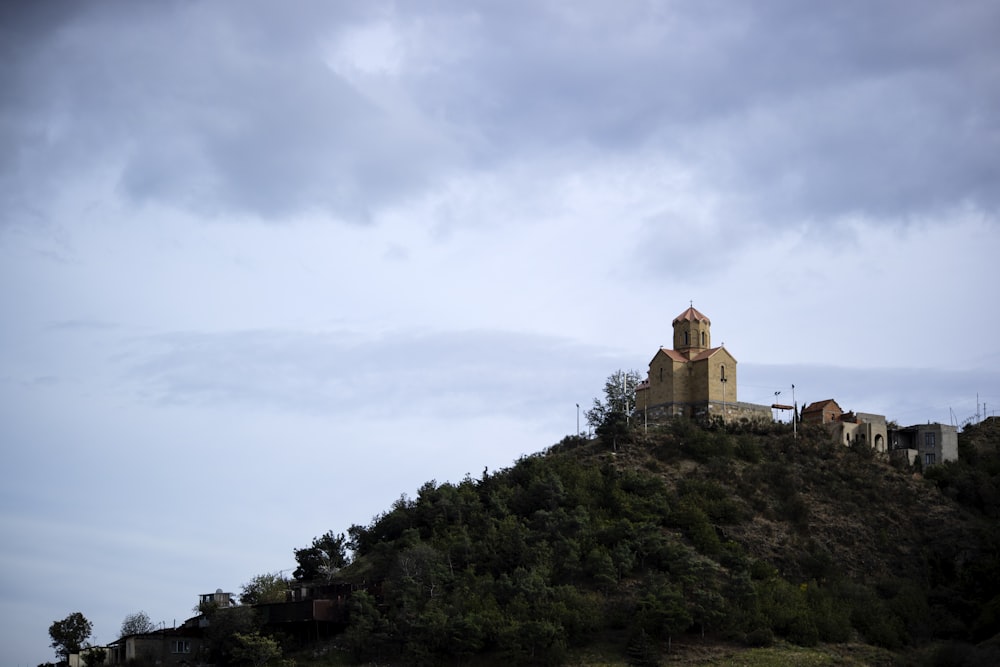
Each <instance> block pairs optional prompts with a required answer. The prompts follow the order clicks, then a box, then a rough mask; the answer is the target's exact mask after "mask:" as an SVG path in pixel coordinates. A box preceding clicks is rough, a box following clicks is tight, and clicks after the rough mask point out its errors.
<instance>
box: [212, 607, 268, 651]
mask: <svg viewBox="0 0 1000 667" xmlns="http://www.w3.org/2000/svg"><path fill="white" fill-rule="evenodd" d="M206 620H207V621H208V626H207V627H206V628H205V641H206V644H207V646H208V658H209V662H212V663H215V664H217V665H229V664H232V663H233V662H234V661H235V660H236V655H235V653H236V651H237V650H238V647H239V646H240V642H239V641H238V640H237V639H236V636H237V635H250V634H253V633H256V632H258V631H259V630H260V622H259V619H258V618H257V614H256V613H255V612H254V610H253V608H252V607H217V608H215V609H212V610H210V611H209V613H208V614H206Z"/></svg>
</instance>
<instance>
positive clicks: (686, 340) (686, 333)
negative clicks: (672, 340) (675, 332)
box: [684, 331, 691, 345]
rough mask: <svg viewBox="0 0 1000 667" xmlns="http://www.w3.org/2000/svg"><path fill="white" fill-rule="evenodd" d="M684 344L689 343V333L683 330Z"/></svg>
mask: <svg viewBox="0 0 1000 667" xmlns="http://www.w3.org/2000/svg"><path fill="white" fill-rule="evenodd" d="M684 344H685V345H690V344H691V338H690V334H688V332H687V331H685V332H684Z"/></svg>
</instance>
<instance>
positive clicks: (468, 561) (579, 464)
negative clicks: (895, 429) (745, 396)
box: [336, 421, 1000, 665]
mask: <svg viewBox="0 0 1000 667" xmlns="http://www.w3.org/2000/svg"><path fill="white" fill-rule="evenodd" d="M981 435H982V438H983V439H984V441H989V440H990V438H991V437H993V435H991V434H981ZM994 435H995V434H994ZM613 442H614V443H615V444H614V446H611V445H610V444H609V443H608V442H605V441H602V440H600V439H597V440H586V439H582V438H572V437H571V438H567V439H565V440H564V441H563V442H561V443H559V444H558V445H555V446H553V447H551V448H550V449H549V450H547V451H546V452H544V453H541V454H538V455H534V456H528V457H524V458H522V459H520V460H519V461H517V462H516V463H515V464H514V465H513V466H511V467H510V468H508V469H505V470H501V471H498V472H494V473H487V472H485V471H484V474H483V476H482V478H481V479H471V478H466V479H465V480H463V481H461V482H460V483H457V484H451V483H446V484H437V483H436V482H428V483H427V484H425V485H424V486H423V487H421V488H420V490H419V491H418V493H417V496H416V498H413V499H409V498H406V497H401V498H400V499H399V500H398V501H396V502H395V503H394V504H393V506H392V507H391V508H390V509H389V510H387V511H386V512H385V513H383V514H381V515H380V516H378V517H376V518H375V519H374V520H373V521H372V522H371V523H370V524H369V525H367V526H360V525H355V526H352V527H351V528H350V529H349V530H348V537H347V539H346V544H347V546H349V547H350V549H351V550H352V551H353V558H352V560H351V563H350V564H349V565H348V566H347V567H344V568H343V569H341V570H340V571H339V572H338V573H337V575H336V578H337V579H338V580H339V581H342V582H349V583H354V584H356V585H359V586H360V585H362V584H364V586H365V588H366V589H367V591H368V592H363V591H359V592H357V593H355V594H354V595H353V596H352V597H351V599H350V601H349V605H350V612H351V613H350V622H349V624H348V626H347V627H346V629H345V631H344V632H343V633H342V634H341V635H340V636H339V638H338V640H337V644H338V646H340V647H341V648H343V649H344V650H346V651H348V652H349V653H350V655H351V656H353V658H354V659H355V660H357V661H359V662H361V661H372V660H374V661H376V662H378V663H379V664H383V663H385V662H390V663H398V664H411V663H412V664H441V663H452V664H499V663H500V662H507V663H510V662H513V663H515V664H560V663H564V662H572V663H574V664H611V663H609V662H602V661H603V660H608V659H609V656H610V657H611V658H612V659H613V660H612V663H614V661H617V662H616V663H614V664H634V665H647V664H648V665H651V664H658V663H659V662H661V661H666V660H670V661H677V660H688V661H689V662H690V664H711V660H712V658H711V657H710V656H712V655H721V654H725V655H730V656H731V655H732V654H733V653H734V652H735V653H739V652H740V651H741V650H743V649H745V648H748V647H768V646H772V645H779V646H782V647H786V648H787V647H788V646H789V645H796V646H800V647H815V646H817V645H820V644H822V645H824V646H829V645H839V646H841V647H842V648H841V649H838V650H839V653H838V650H833V649H827V650H825V652H823V651H821V652H819V653H817V655H825V656H827V657H830V656H836V655H840V656H841V658H840V659H838V661H837V662H815V663H812V662H806V661H805V660H804V659H803V662H802V663H801V664H866V662H865V661H866V660H869V659H872V660H874V658H871V656H878V658H877V661H878V662H880V663H881V664H956V665H960V664H969V665H973V664H998V663H1000V652H998V651H997V650H996V648H995V647H994V645H993V642H992V641H990V640H992V639H993V638H994V636H995V635H996V634H997V632H998V631H1000V577H998V576H997V574H998V573H1000V535H998V533H1000V531H998V530H997V524H996V521H995V517H994V516H991V515H990V513H989V512H990V511H992V510H991V509H990V508H992V507H993V506H992V505H990V504H989V502H988V500H989V499H998V498H1000V495H998V496H995V497H994V496H989V493H990V492H991V489H992V488H993V487H992V486H991V484H992V480H994V479H996V476H995V475H993V474H992V473H990V472H989V470H988V469H989V466H987V469H985V470H986V471H985V472H984V469H983V468H978V467H974V466H971V465H969V464H946V465H942V466H936V467H935V468H933V469H931V470H930V471H928V474H927V478H925V477H924V476H922V475H920V474H919V473H915V472H914V471H911V470H908V469H901V468H897V467H893V466H892V465H890V464H889V463H888V462H886V461H884V460H879V459H877V458H876V457H875V455H874V454H873V453H872V452H871V451H869V450H865V449H850V448H845V447H841V446H837V445H834V444H833V443H831V442H830V441H829V437H828V436H827V434H826V432H825V431H823V430H821V429H818V428H817V429H808V428H807V429H805V430H803V431H801V432H800V433H799V435H798V437H797V438H795V437H793V434H792V433H791V431H790V429H789V428H788V427H786V426H783V425H770V424H769V425H764V426H752V425H748V424H742V425H722V424H715V425H713V426H712V427H710V428H702V427H699V426H698V425H695V424H693V423H689V422H684V421H677V422H673V423H671V424H669V425H665V426H663V427H660V428H657V429H651V430H650V431H649V432H648V433H641V432H636V431H634V430H632V431H628V432H626V433H618V434H616V437H615V438H614V440H613ZM985 449H988V448H986V447H983V446H980V448H979V449H977V451H980V450H985ZM995 458H996V457H995V455H993V454H989V453H983V454H980V455H979V461H978V463H979V464H981V465H985V464H987V463H988V464H990V465H992V462H993V461H994V460H995ZM996 471H1000V466H996V469H995V470H994V473H995V472H996ZM980 493H984V494H986V495H987V496H989V498H988V499H987V500H984V499H983V498H981V497H980V496H979V495H977V494H980ZM973 496H974V497H975V498H976V499H978V500H975V501H973V500H970V499H971V498H973ZM977 503H978V504H977ZM848 647H850V648H848ZM865 647H867V648H865ZM770 650H771V651H774V650H777V649H770ZM799 650H804V649H799ZM858 651H860V652H861V653H860V654H861V655H864V656H868V658H864V657H862V658H849V657H844V656H847V655H849V654H852V652H853V653H855V654H856V653H858ZM595 655H596V656H603V657H599V658H593V657H592V658H586V656H595ZM701 659H704V660H708V662H704V663H698V660H701ZM830 659H833V658H830ZM727 660H732V658H727ZM776 660H778V662H777V663H770V664H779V663H780V662H781V661H782V660H783V659H782V658H776ZM692 661H693V662H692ZM731 664H740V663H737V662H732V663H731ZM745 664H765V663H760V662H747V663H745Z"/></svg>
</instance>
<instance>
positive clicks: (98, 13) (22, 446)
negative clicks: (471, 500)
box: [0, 0, 1000, 667]
mask: <svg viewBox="0 0 1000 667" xmlns="http://www.w3.org/2000/svg"><path fill="white" fill-rule="evenodd" d="M998 34H1000V5H998V4H997V3H996V2H994V1H993V0H983V1H975V0H969V1H964V0H959V1H956V2H949V3H942V2H931V1H926V2H920V1H915V0H905V1H902V0H901V1H899V2H891V1H885V2H869V1H867V0H866V1H864V2H861V1H858V2H851V1H845V2H837V3H802V2H799V1H798V0H787V1H783V0H769V1H761V2H751V3H747V2H706V1H705V0H691V1H683V0H682V1H678V2H666V1H664V2H653V1H649V2H624V3H623V2H599V1H590V2H581V1H579V0H576V1H574V2H560V3H556V2H537V1H531V2H516V1H509V2H490V3H477V2H468V1H466V0H461V1H460V0H441V1H437V2H426V3H409V2H407V3H399V4H396V3H392V2H379V1H372V0H365V2H332V1H319V0H316V1H313V2H309V1H295V2H282V3H277V2H264V1H257V2H249V1H241V2H212V3H208V2H189V1H184V2H181V1H163V2H155V3H154V2H125V1H117V2H116V1H107V2H68V1H67V2H12V3H5V4H3V5H2V6H0V91H2V93H0V309H2V311H0V445H2V468H0V469H2V470H3V471H4V473H5V475H4V477H5V483H4V484H3V486H2V487H0V531H2V535H3V537H2V543H0V617H2V618H3V619H4V622H3V623H2V624H0V645H2V646H3V651H2V653H3V655H4V658H3V660H4V664H5V665H7V664H9V665H30V666H31V667H33V666H34V665H36V664H38V663H39V662H42V661H45V660H50V659H53V657H54V655H53V653H52V651H51V650H50V649H49V648H48V642H49V638H48V632H47V631H48V627H49V625H50V624H51V623H52V622H53V621H54V620H58V619H61V618H63V617H65V616H66V615H68V614H69V613H71V612H74V611H81V612H83V613H84V615H85V616H87V617H88V618H89V619H91V620H92V621H93V622H94V627H95V641H96V642H97V643H101V644H104V643H107V642H110V641H112V640H114V639H116V638H117V635H118V629H119V627H120V624H121V621H122V619H123V618H124V617H125V616H126V615H127V614H129V613H131V612H134V611H137V610H145V611H146V612H147V613H149V615H150V616H151V617H152V619H153V621H155V622H157V623H159V622H161V621H162V622H165V623H166V624H167V625H168V626H169V625H171V624H172V623H174V622H175V620H176V622H178V623H179V622H181V621H182V620H183V619H184V618H187V617H188V616H190V615H191V608H192V607H193V606H194V605H195V604H196V602H197V596H198V595H199V594H200V593H205V592H210V591H214V590H215V589H216V588H223V589H224V590H227V591H233V592H238V591H239V589H240V586H241V584H242V583H244V582H246V581H248V580H249V579H250V578H251V577H253V576H254V575H257V574H260V573H263V572H274V571H278V570H288V569H289V568H292V567H294V559H293V557H292V549H293V548H296V547H302V546H306V545H308V544H309V542H310V541H311V539H312V538H313V537H314V536H316V535H320V534H322V533H324V532H325V531H327V530H330V529H333V530H335V531H337V532H340V531H343V530H346V529H347V528H348V527H349V526H350V525H351V524H354V523H359V524H367V523H368V522H369V521H370V520H371V519H372V517H373V515H375V514H377V513H379V512H381V511H383V510H385V509H387V508H388V507H389V506H390V504H391V503H392V502H393V501H394V500H395V499H396V498H398V497H399V496H400V494H402V493H406V494H408V495H410V496H411V497H412V496H413V495H414V494H415V492H416V490H417V488H418V487H419V486H420V485H421V484H423V483H424V482H426V481H428V480H431V479H436V480H438V481H439V482H444V481H454V482H457V481H460V480H461V479H462V477H463V476H465V475H466V474H467V473H469V474H471V475H472V476H473V477H476V478H478V477H479V476H480V475H481V473H482V470H483V468H484V467H488V468H490V469H491V470H493V469H496V468H500V467H506V466H509V465H511V464H512V463H513V462H514V461H515V460H516V459H517V458H518V457H519V456H521V455H523V454H529V453H533V452H538V451H541V450H543V449H544V448H546V447H548V446H550V445H552V444H554V443H556V442H558V441H559V440H560V439H561V438H562V437H563V436H565V435H566V434H569V433H572V432H574V431H575V429H576V418H577V411H576V404H577V403H579V404H580V405H581V406H582V408H586V407H587V406H588V405H589V403H590V402H591V400H592V399H593V397H594V396H595V395H597V394H598V393H599V391H600V389H601V387H602V385H603V381H604V378H605V377H606V376H607V375H608V374H609V373H611V372H612V371H614V370H616V369H618V368H635V369H640V370H642V371H643V372H645V370H646V368H647V366H648V363H649V360H650V358H652V356H653V354H654V353H655V352H656V350H657V349H658V347H659V346H660V345H666V346H668V347H669V346H670V344H671V340H672V337H671V321H672V319H673V318H674V317H675V316H676V315H678V314H679V313H680V312H682V311H683V310H684V309H685V308H687V307H688V304H689V303H690V302H691V301H693V302H694V305H695V307H696V308H698V309H699V310H701V311H702V312H703V313H705V314H706V315H708V316H709V317H710V318H711V319H712V335H713V343H714V344H721V343H725V345H726V347H727V349H728V350H729V351H730V352H731V353H732V354H733V355H734V356H735V357H736V358H737V360H738V361H739V362H740V366H739V381H740V386H739V389H738V391H739V398H740V399H741V400H745V401H752V402H760V403H770V402H772V400H773V398H774V392H776V391H781V392H782V394H781V398H782V400H783V401H789V400H790V398H791V396H790V393H791V385H792V384H793V383H794V384H795V387H796V399H797V400H798V401H799V402H800V403H802V402H811V401H815V400H820V399H825V398H835V399H837V401H838V402H839V403H840V405H841V406H842V407H843V408H844V409H853V410H860V411H866V412H877V413H882V414H885V415H886V416H887V417H888V418H890V419H896V420H897V421H899V422H900V423H903V424H909V423H917V422H924V421H928V420H930V421H941V422H945V423H950V422H952V421H956V422H958V423H961V422H962V421H964V420H965V419H967V418H969V417H971V416H973V415H975V414H976V412H977V405H976V402H977V396H978V401H979V403H980V405H979V411H980V412H982V411H983V405H982V404H984V403H985V404H986V407H985V410H986V411H987V412H990V413H991V414H992V413H993V412H995V411H996V410H997V408H1000V352H998V349H997V346H996V341H997V331H998V328H1000V307H998V305H997V299H998V296H997V286H998V285H1000V268H998V263H997V258H998V257H1000V157H998V156H1000V40H997V35H998Z"/></svg>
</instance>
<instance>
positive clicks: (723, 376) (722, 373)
mask: <svg viewBox="0 0 1000 667" xmlns="http://www.w3.org/2000/svg"><path fill="white" fill-rule="evenodd" d="M719 379H721V380H725V379H726V365H725V364H722V365H720V366H719Z"/></svg>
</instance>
